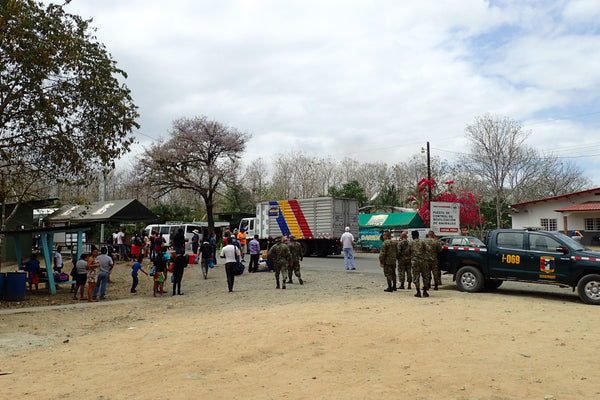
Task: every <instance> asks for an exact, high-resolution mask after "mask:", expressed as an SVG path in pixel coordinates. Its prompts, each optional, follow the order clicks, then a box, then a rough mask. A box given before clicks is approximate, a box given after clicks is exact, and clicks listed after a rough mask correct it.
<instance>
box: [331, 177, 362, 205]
mask: <svg viewBox="0 0 600 400" xmlns="http://www.w3.org/2000/svg"><path fill="white" fill-rule="evenodd" d="M327 194H328V195H329V196H333V197H347V198H349V199H356V200H358V205H359V207H362V206H364V205H365V204H367V200H368V199H367V195H366V194H365V189H363V188H362V187H361V186H360V183H358V181H356V180H354V181H350V182H348V183H345V184H344V185H343V186H342V188H341V189H337V188H335V187H334V186H332V187H330V188H329V190H328V191H327Z"/></svg>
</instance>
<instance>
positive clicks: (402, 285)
mask: <svg viewBox="0 0 600 400" xmlns="http://www.w3.org/2000/svg"><path fill="white" fill-rule="evenodd" d="M399 289H402V290H404V282H402V283H401V284H400V287H399ZM409 289H410V288H409Z"/></svg>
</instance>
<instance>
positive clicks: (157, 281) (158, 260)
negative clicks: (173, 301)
mask: <svg viewBox="0 0 600 400" xmlns="http://www.w3.org/2000/svg"><path fill="white" fill-rule="evenodd" d="M154 270H155V273H154V290H153V294H154V297H156V293H159V295H160V297H163V296H164V294H163V293H164V289H163V288H164V283H165V277H166V272H167V261H166V260H165V256H164V254H163V252H162V249H161V250H160V251H158V252H157V253H156V257H155V258H154Z"/></svg>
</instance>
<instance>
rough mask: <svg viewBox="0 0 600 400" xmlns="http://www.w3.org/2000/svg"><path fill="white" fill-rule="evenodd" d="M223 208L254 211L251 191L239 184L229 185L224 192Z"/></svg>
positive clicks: (254, 205)
mask: <svg viewBox="0 0 600 400" xmlns="http://www.w3.org/2000/svg"><path fill="white" fill-rule="evenodd" d="M223 209H224V210H225V211H229V212H247V213H253V212H255V211H256V204H255V203H254V202H252V193H251V192H250V190H248V189H246V188H245V187H244V186H242V185H240V184H235V185H232V186H230V187H229V188H228V189H227V192H226V193H225V201H224V205H223Z"/></svg>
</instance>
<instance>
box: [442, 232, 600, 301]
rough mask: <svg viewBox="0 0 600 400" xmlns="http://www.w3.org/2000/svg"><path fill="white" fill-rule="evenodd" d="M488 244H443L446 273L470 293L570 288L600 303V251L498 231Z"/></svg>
mask: <svg viewBox="0 0 600 400" xmlns="http://www.w3.org/2000/svg"><path fill="white" fill-rule="evenodd" d="M485 243H486V244H485V246H469V245H460V244H459V245H456V244H453V243H443V247H442V252H441V254H440V258H439V264H440V269H442V270H443V271H445V272H446V273H450V274H453V278H454V280H455V281H456V285H457V286H458V288H459V289H460V290H461V291H464V292H478V291H481V290H493V289H496V288H498V287H499V286H500V285H501V284H502V282H504V281H522V282H532V283H545V284H553V285H560V286H570V287H572V288H573V291H575V289H577V294H578V295H579V298H580V299H581V301H583V302H584V303H586V304H594V305H600V252H595V251H591V250H589V249H586V248H585V247H583V246H582V245H581V243H579V242H577V241H575V240H573V239H571V238H570V237H568V236H566V235H564V234H562V233H558V232H549V231H540V230H527V229H497V230H492V231H490V232H489V233H488V235H487V238H486V241H485Z"/></svg>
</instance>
